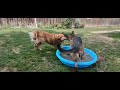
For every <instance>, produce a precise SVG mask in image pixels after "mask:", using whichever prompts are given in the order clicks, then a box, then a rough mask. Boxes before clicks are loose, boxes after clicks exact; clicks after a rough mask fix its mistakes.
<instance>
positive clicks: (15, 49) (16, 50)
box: [12, 47, 20, 54]
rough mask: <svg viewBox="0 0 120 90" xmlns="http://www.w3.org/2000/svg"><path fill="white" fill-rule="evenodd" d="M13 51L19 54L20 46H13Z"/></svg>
mask: <svg viewBox="0 0 120 90" xmlns="http://www.w3.org/2000/svg"><path fill="white" fill-rule="evenodd" d="M12 51H13V52H14V53H16V54H18V53H20V48H18V47H13V48H12Z"/></svg>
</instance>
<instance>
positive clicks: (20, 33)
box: [0, 27, 120, 72]
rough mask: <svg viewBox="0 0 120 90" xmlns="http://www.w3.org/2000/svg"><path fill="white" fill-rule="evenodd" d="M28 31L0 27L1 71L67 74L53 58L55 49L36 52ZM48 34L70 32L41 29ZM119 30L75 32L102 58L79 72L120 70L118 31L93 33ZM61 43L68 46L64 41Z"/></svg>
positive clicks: (48, 48) (44, 48) (85, 44)
mask: <svg viewBox="0 0 120 90" xmlns="http://www.w3.org/2000/svg"><path fill="white" fill-rule="evenodd" d="M33 30H34V29H28V28H13V27H7V28H3V27H1V28H0V71H1V72H69V71H70V68H69V67H67V66H65V65H63V64H62V63H61V62H60V61H59V60H58V59H57V57H56V56H55V53H56V50H55V48H54V47H53V46H50V45H48V44H44V45H42V49H43V50H42V51H36V50H35V48H34V46H33V43H31V41H30V39H29V36H28V34H27V32H29V31H33ZM42 30H45V31H48V32H50V33H61V32H65V33H69V32H71V31H72V30H71V29H66V30H65V29H45V28H44V29H42ZM105 30H107V31H113V30H119V27H103V28H85V29H74V31H75V34H76V35H77V36H80V37H81V38H82V39H83V43H84V46H85V48H89V49H91V50H93V51H94V52H96V53H97V55H98V56H101V55H102V57H104V59H103V60H100V61H98V62H97V63H96V64H94V65H92V66H91V67H89V68H85V69H79V71H80V72H119V71H120V32H111V33H93V32H97V31H105ZM63 44H68V42H64V43H63Z"/></svg>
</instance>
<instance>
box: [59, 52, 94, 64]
mask: <svg viewBox="0 0 120 90" xmlns="http://www.w3.org/2000/svg"><path fill="white" fill-rule="evenodd" d="M61 56H62V57H63V58H65V59H67V60H70V61H73V60H72V56H71V55H67V54H64V53H61ZM91 60H92V57H91V56H90V55H89V54H87V53H84V55H83V60H81V59H80V58H78V59H77V61H78V62H88V61H91Z"/></svg>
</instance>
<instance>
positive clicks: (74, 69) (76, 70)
mask: <svg viewBox="0 0 120 90" xmlns="http://www.w3.org/2000/svg"><path fill="white" fill-rule="evenodd" d="M77 55H78V54H77V53H73V54H72V59H73V60H74V61H75V62H76V65H75V68H72V70H71V72H78V66H77Z"/></svg>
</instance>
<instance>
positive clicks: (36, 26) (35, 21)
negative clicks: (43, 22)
mask: <svg viewBox="0 0 120 90" xmlns="http://www.w3.org/2000/svg"><path fill="white" fill-rule="evenodd" d="M34 23H35V28H38V25H37V19H36V18H34Z"/></svg>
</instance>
